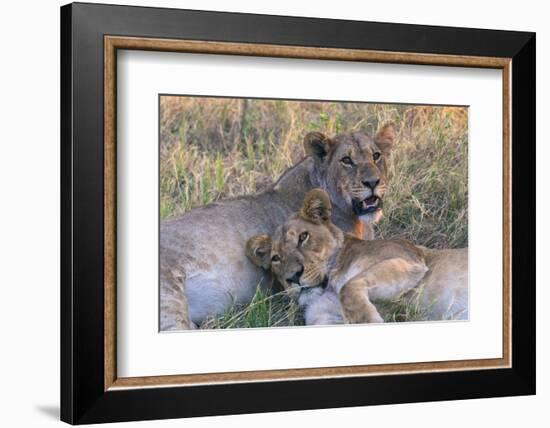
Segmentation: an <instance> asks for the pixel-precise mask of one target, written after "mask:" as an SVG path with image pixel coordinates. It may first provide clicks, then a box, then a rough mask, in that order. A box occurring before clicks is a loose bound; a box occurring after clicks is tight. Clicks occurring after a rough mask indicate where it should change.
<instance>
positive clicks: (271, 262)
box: [246, 189, 344, 289]
mask: <svg viewBox="0 0 550 428" xmlns="http://www.w3.org/2000/svg"><path fill="white" fill-rule="evenodd" d="M331 211H332V206H331V203H330V199H329V196H328V195H327V193H326V192H325V191H324V190H322V189H314V190H311V191H310V192H309V193H308V194H307V195H306V197H305V199H304V203H303V206H302V208H301V210H300V212H298V213H296V214H294V215H293V216H292V217H291V218H290V219H289V220H288V221H287V222H286V223H285V224H283V225H281V226H279V227H278V228H277V229H276V230H275V232H274V233H273V236H269V235H256V236H254V237H252V238H250V239H249V240H248V242H247V244H246V254H247V256H248V257H249V258H250V260H251V261H252V262H253V263H254V264H256V265H257V266H259V267H262V268H264V269H266V270H269V269H270V270H271V271H272V272H273V273H274V274H275V276H276V277H277V279H278V281H279V283H280V284H281V285H282V286H283V287H284V288H286V289H292V288H294V287H316V286H318V285H321V284H323V283H324V282H325V281H326V279H327V275H328V270H329V268H330V261H331V258H332V257H333V255H335V253H336V251H337V250H338V249H339V248H340V247H341V246H342V244H343V241H344V234H343V232H342V231H341V230H340V229H338V228H337V227H336V226H334V225H333V224H332V223H331V220H330V216H331Z"/></svg>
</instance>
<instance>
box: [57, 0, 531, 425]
mask: <svg viewBox="0 0 550 428" xmlns="http://www.w3.org/2000/svg"><path fill="white" fill-rule="evenodd" d="M107 18H108V19H107ZM61 106H62V111H61V130H62V138H61V168H62V170H61V195H62V206H61V213H62V218H61V224H62V227H61V229H62V234H61V244H62V245H61V251H62V254H61V255H62V257H61V260H62V262H61V263H62V264H61V274H62V275H61V277H62V281H61V418H62V420H63V421H66V422H69V423H72V424H84V423H98V422H116V421H129V420H144V419H162V418H178V417H190V416H201V415H223V414H232V413H233V414H236V413H252V412H270V411H282V410H299V409H315V408H327V407H344V406H362V405H373V404H389V403H406V402H418V401H435V400H451V399H465V398H478V397H479V398H480V397H496V396H510V395H527V394H534V393H535V335H534V331H535V257H534V253H535V221H534V220H535V193H534V192H535V190H534V189H535V185H534V183H535V34H534V33H526V32H509V31H495V30H481V29H466V28H447V27H428V26H417V25H407V24H392V23H372V22H356V21H338V20H326V19H313V18H295V17H282V16H266V15H248V14H233V13H219V12H204V11H191V10H176V9H160V8H141V7H128V6H112V5H111V6H108V5H92V4H78V3H76V4H70V5H67V6H63V7H62V8H61ZM512 244H513V245H512ZM212 403H216V404H215V406H214V405H212Z"/></svg>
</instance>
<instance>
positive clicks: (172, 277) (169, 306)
mask: <svg viewBox="0 0 550 428" xmlns="http://www.w3.org/2000/svg"><path fill="white" fill-rule="evenodd" d="M194 328H196V327H195V324H193V322H192V321H191V319H190V318H189V305H188V303H187V297H186V295H185V278H184V276H183V274H181V273H180V272H178V271H176V270H169V271H168V272H162V271H161V282H160V329H161V331H167V330H190V329H194Z"/></svg>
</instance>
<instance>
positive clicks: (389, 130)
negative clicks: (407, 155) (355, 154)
mask: <svg viewBox="0 0 550 428" xmlns="http://www.w3.org/2000/svg"><path fill="white" fill-rule="evenodd" d="M396 136H397V135H396V132H395V125H394V124H393V123H391V122H390V123H386V124H384V125H383V126H382V128H380V129H379V130H378V132H377V133H376V135H375V136H374V142H375V143H376V145H377V146H378V147H380V150H382V151H383V152H384V153H386V154H389V152H390V151H391V149H392V148H393V145H394V143H395V138H396Z"/></svg>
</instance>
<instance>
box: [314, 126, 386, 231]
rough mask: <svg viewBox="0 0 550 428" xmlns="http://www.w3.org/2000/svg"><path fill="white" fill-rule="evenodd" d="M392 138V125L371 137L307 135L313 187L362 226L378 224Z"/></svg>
mask: <svg viewBox="0 0 550 428" xmlns="http://www.w3.org/2000/svg"><path fill="white" fill-rule="evenodd" d="M395 138H396V133H395V128H394V126H393V124H391V123H388V124H385V125H384V126H382V128H381V129H380V130H379V131H378V132H377V133H376V134H375V135H374V136H369V135H367V134H364V133H361V132H353V133H345V134H339V135H336V136H335V137H333V138H328V137H326V136H325V135H323V134H321V133H320V132H310V133H309V134H307V135H306V137H305V139H304V146H305V150H306V154H308V155H309V156H311V157H313V159H314V160H315V171H314V177H315V181H317V183H316V185H318V186H319V187H322V188H324V189H326V190H327V191H328V193H329V194H330V197H331V200H332V203H333V204H334V205H335V206H337V207H338V208H339V209H341V210H342V211H343V212H345V213H347V212H350V213H351V212H353V214H355V215H356V216H358V217H359V219H360V220H361V221H362V222H364V223H375V222H377V221H378V220H379V219H380V217H381V216H382V207H383V200H384V194H385V192H386V189H387V186H388V165H389V161H390V153H391V150H392V148H393V145H394V142H395Z"/></svg>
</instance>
